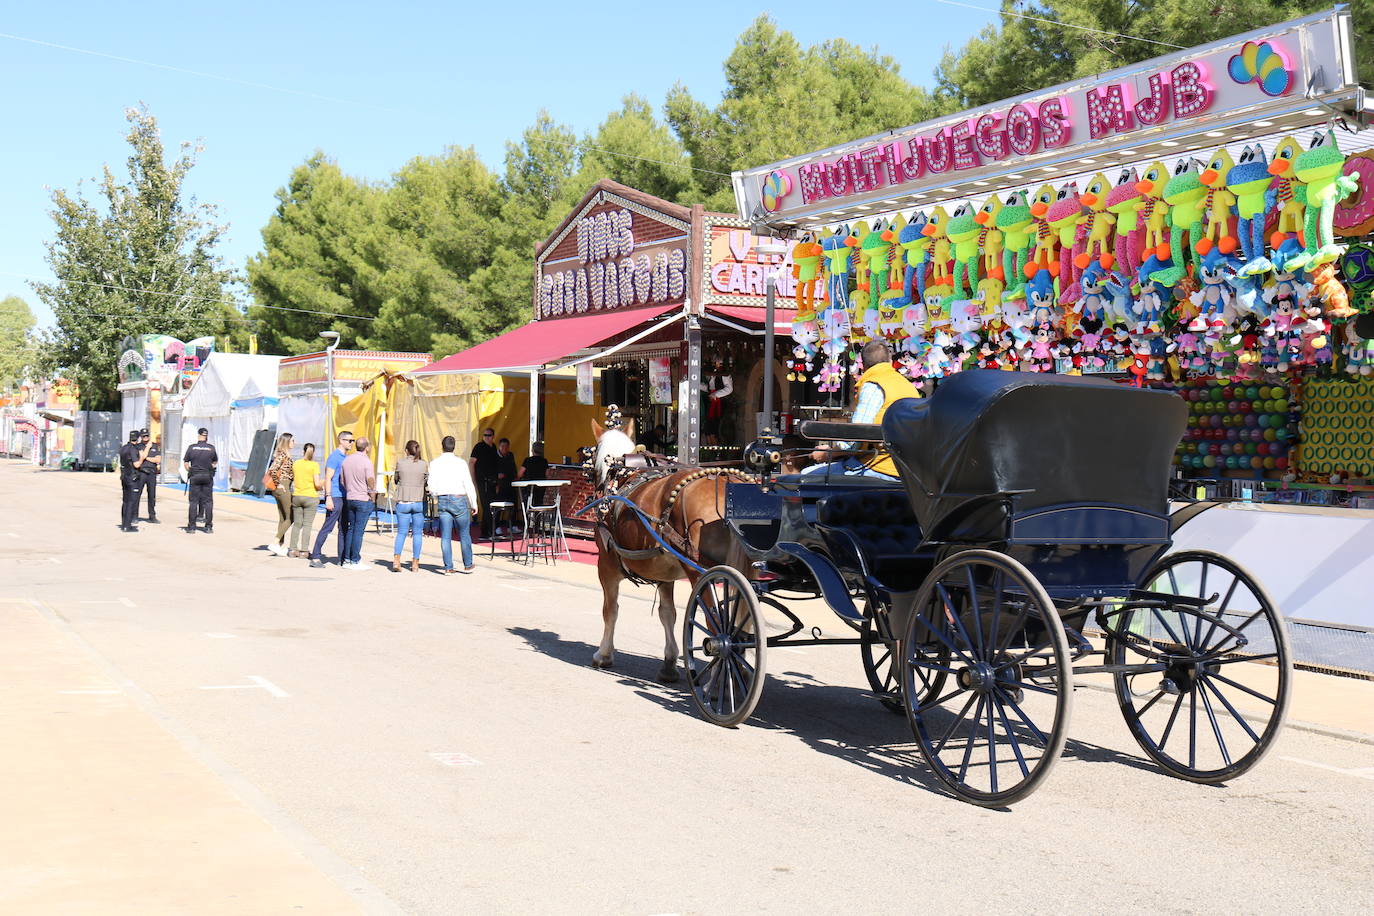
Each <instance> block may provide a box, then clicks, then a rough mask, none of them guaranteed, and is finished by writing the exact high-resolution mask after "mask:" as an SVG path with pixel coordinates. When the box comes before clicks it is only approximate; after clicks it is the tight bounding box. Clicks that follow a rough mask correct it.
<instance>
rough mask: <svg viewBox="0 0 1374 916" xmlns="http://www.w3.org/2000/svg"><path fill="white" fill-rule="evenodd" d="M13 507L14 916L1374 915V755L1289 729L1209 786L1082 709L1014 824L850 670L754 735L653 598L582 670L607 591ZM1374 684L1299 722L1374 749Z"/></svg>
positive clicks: (9, 694)
mask: <svg viewBox="0 0 1374 916" xmlns="http://www.w3.org/2000/svg"><path fill="white" fill-rule="evenodd" d="M0 500H3V502H4V505H5V506H6V513H5V517H4V519H3V520H0V571H3V573H4V579H3V584H0V646H3V647H4V649H3V651H0V723H4V734H5V738H6V741H5V747H6V750H5V753H4V754H3V755H0V812H3V814H4V820H5V823H6V825H7V829H6V830H5V831H4V832H3V834H0V911H4V912H91V913H109V912H138V913H159V912H189V911H194V912H243V913H260V912H279V911H288V910H289V911H314V912H327V913H334V912H345V911H349V910H361V911H368V912H389V911H396V910H400V911H405V912H413V913H460V912H461V913H464V914H480V913H625V914H663V913H679V914H688V913H712V914H716V913H756V912H777V913H798V912H806V913H841V912H843V913H853V912H872V913H887V912H896V911H898V910H910V909H913V908H920V909H924V910H928V911H934V912H942V911H950V910H953V909H955V908H959V907H968V906H970V905H972V906H977V907H978V908H979V909H981V910H984V911H987V912H993V913H1011V912H1018V913H1021V912H1030V913H1040V912H1045V913H1048V912H1062V911H1065V910H1068V909H1089V908H1090V909H1092V910H1095V911H1100V910H1113V911H1122V910H1134V911H1150V912H1196V911H1203V910H1208V911H1240V912H1260V911H1275V912H1276V911H1288V912H1296V911H1304V912H1315V911H1322V912H1332V911H1343V912H1369V911H1370V910H1371V909H1374V886H1372V885H1371V882H1370V880H1369V875H1370V873H1371V866H1374V853H1372V852H1371V850H1374V818H1371V817H1370V811H1371V810H1374V739H1371V741H1370V742H1361V741H1359V740H1351V739H1350V738H1338V737H1334V736H1333V735H1332V734H1321V733H1316V732H1313V731H1308V730H1294V729H1290V730H1289V731H1288V732H1287V733H1285V735H1284V736H1283V738H1282V739H1281V741H1280V743H1279V745H1278V747H1277V748H1276V749H1275V751H1274V753H1273V754H1272V755H1271V756H1270V757H1269V758H1268V759H1267V760H1266V761H1265V762H1264V763H1263V764H1262V765H1261V766H1260V768H1259V769H1257V770H1256V771H1255V772H1253V773H1251V774H1249V775H1248V776H1246V777H1244V778H1243V779H1241V780H1239V781H1237V782H1235V783H1234V784H1232V785H1230V786H1226V787H1203V786H1196V785H1192V784H1189V783H1184V782H1181V781H1178V780H1175V779H1170V778H1168V777H1166V776H1164V775H1162V774H1161V773H1159V772H1158V771H1157V770H1156V769H1155V768H1154V767H1153V766H1151V765H1150V764H1148V763H1147V762H1145V761H1144V760H1143V759H1142V758H1141V756H1140V754H1139V752H1138V750H1137V749H1136V748H1135V745H1134V744H1133V742H1132V741H1131V739H1130V738H1129V736H1128V734H1127V732H1126V729H1125V727H1124V725H1123V724H1122V722H1121V720H1120V715H1119V713H1118V712H1117V710H1116V706H1115V702H1114V701H1113V699H1112V698H1111V697H1110V696H1109V695H1108V694H1106V693H1102V692H1100V691H1097V690H1093V689H1084V690H1081V691H1079V694H1078V696H1077V698H1076V704H1075V709H1074V722H1073V725H1072V728H1071V735H1072V738H1071V740H1070V743H1069V748H1068V755H1067V757H1066V758H1065V759H1064V760H1063V761H1062V763H1061V764H1060V766H1059V767H1058V768H1057V769H1056V770H1055V772H1054V773H1053V774H1052V775H1051V777H1050V779H1049V781H1048V782H1047V783H1046V785H1045V786H1044V787H1043V788H1042V789H1041V790H1040V791H1039V792H1038V793H1037V794H1035V795H1034V796H1032V797H1031V798H1030V799H1028V800H1026V801H1025V802H1023V803H1021V804H1019V805H1017V806H1016V807H1015V808H1014V809H1012V810H1010V811H987V810H983V809H979V808H974V807H971V806H968V805H965V804H962V803H959V802H956V801H954V800H952V799H950V798H948V797H946V796H945V795H943V794H942V793H940V792H939V791H938V790H936V789H935V787H934V786H933V785H932V781H931V780H930V778H929V777H928V776H927V774H926V773H925V771H924V768H923V766H922V765H921V763H920V762H919V755H918V753H917V752H916V750H915V748H914V747H913V745H912V743H911V740H910V735H909V733H908V732H907V729H906V726H905V723H904V721H903V720H902V719H900V718H898V717H895V716H892V715H890V714H888V713H887V712H885V711H884V710H883V709H882V708H881V707H879V706H878V704H877V703H876V702H874V700H873V699H872V698H871V697H870V696H869V695H868V694H867V693H866V691H865V690H864V689H863V674H862V670H861V668H860V666H859V663H858V659H857V658H856V657H855V656H856V652H855V650H854V649H852V648H848V647H837V648H819V649H812V650H808V651H807V652H806V653H800V652H795V651H787V652H784V651H777V652H774V653H772V654H771V655H770V660H769V667H770V669H771V672H772V674H773V676H772V678H771V679H770V682H769V684H768V687H767V690H766V691H765V693H764V697H763V700H762V702H761V704H760V706H759V708H758V711H757V713H756V715H755V716H754V718H753V719H752V720H750V722H748V723H747V724H746V725H745V726H743V727H741V728H740V729H738V730H733V731H728V730H724V729H719V728H716V727H713V726H710V725H708V724H705V723H704V722H702V721H700V720H699V719H698V718H696V716H695V715H694V714H693V712H692V710H691V707H690V704H689V702H688V701H687V699H686V697H685V695H684V694H683V692H682V691H681V690H680V689H679V688H676V687H671V686H663V685H660V684H658V683H656V682H655V681H654V680H653V679H652V677H653V674H654V672H655V671H656V669H657V661H656V659H655V656H656V655H657V654H659V653H660V652H661V648H662V635H661V634H662V630H661V628H660V627H659V625H658V622H657V620H656V619H655V618H653V617H651V616H650V610H651V608H650V604H649V602H648V600H647V598H648V593H647V592H645V591H640V592H638V593H634V592H633V590H628V591H630V592H631V594H630V595H628V596H627V598H626V600H625V601H624V602H623V613H622V617H621V626H620V631H619V638H618V640H617V644H618V648H619V650H620V654H619V657H618V665H617V668H616V670H614V671H611V672H607V671H597V670H593V669H592V668H590V667H589V666H588V665H587V662H588V660H589V659H590V657H591V654H592V651H593V649H594V647H595V644H596V643H597V641H598V640H599V638H600V632H601V625H600V617H599V612H598V609H599V603H600V595H599V592H598V590H597V589H596V588H595V584H594V580H593V578H592V576H591V571H590V570H589V569H587V568H586V567H568V566H566V565H560V566H559V567H558V568H557V570H544V569H540V568H536V569H534V570H532V571H526V570H524V569H522V568H521V567H518V566H515V565H513V564H511V563H510V562H509V561H507V560H497V561H495V562H488V561H485V560H483V561H481V562H480V563H479V569H478V572H477V574H475V575H473V576H470V577H463V576H454V577H443V576H439V575H435V574H433V573H432V572H422V573H420V574H411V573H402V574H392V573H390V572H387V571H386V570H385V569H383V568H382V567H380V566H378V567H377V568H374V569H371V570H369V571H367V572H344V571H340V570H337V569H334V568H330V569H327V570H320V571H316V570H311V569H309V568H308V567H307V566H306V565H305V564H304V563H303V562H301V561H296V560H288V559H283V558H276V557H272V556H270V555H269V554H267V553H266V552H265V551H264V550H262V549H260V548H261V547H262V545H263V544H264V543H265V541H266V536H267V534H268V533H269V532H270V527H271V526H270V524H269V523H268V522H267V521H266V519H267V518H269V516H270V515H271V514H272V513H273V511H274V510H273V509H272V507H271V506H270V505H262V504H255V503H251V502H247V501H243V500H235V499H228V498H223V497H221V498H219V499H217V504H218V505H217V512H216V515H217V521H216V529H217V533H216V534H215V535H213V536H202V535H195V536H189V535H186V534H183V533H182V532H181V531H179V530H178V529H177V528H176V527H174V524H175V521H176V520H179V518H180V516H181V514H182V512H183V510H184V500H183V498H182V497H181V496H180V495H178V494H173V493H170V492H165V491H164V493H163V496H162V498H161V500H160V504H161V505H162V506H164V508H163V513H164V515H165V517H166V519H167V520H168V521H167V523H165V524H163V525H161V526H156V527H154V526H144V529H143V531H142V532H140V533H139V534H137V535H123V534H120V533H119V532H118V531H117V530H116V528H115V525H116V521H117V511H118V505H117V503H118V493H117V485H116V482H115V480H114V478H113V477H111V476H108V475H94V474H72V473H64V472H40V471H35V470H33V469H31V468H28V467H27V466H23V465H20V464H19V463H17V462H0ZM435 548H436V545H435V543H434V541H432V540H429V541H427V542H426V550H427V551H430V553H431V557H430V558H429V560H428V563H429V565H430V568H431V569H432V568H433V563H434V561H433V556H434V555H437V550H436V549H435ZM364 553H365V557H367V558H373V559H380V558H381V557H383V556H389V554H390V549H389V545H383V543H382V542H381V540H380V539H378V538H372V539H370V541H369V544H368V546H367V548H366V549H365V551H364ZM816 613H817V609H815V608H811V609H807V614H808V616H809V615H811V614H816ZM814 619H815V621H816V622H817V623H819V624H821V625H822V626H826V625H828V624H829V622H830V621H828V620H827V618H826V617H825V616H820V615H817V616H815V617H814ZM1371 686H1374V685H1369V684H1364V683H1360V682H1354V681H1337V680H1334V679H1320V678H1315V677H1314V678H1312V679H1310V680H1302V681H1300V682H1299V683H1298V685H1297V687H1296V688H1295V707H1294V713H1293V715H1294V717H1295V718H1299V719H1309V720H1311V719H1319V720H1322V721H1321V724H1322V726H1323V727H1324V728H1326V729H1327V730H1328V731H1329V730H1332V729H1339V728H1345V729H1354V730H1361V729H1363V730H1367V731H1370V732H1374V728H1363V726H1365V725H1366V724H1367V723H1368V721H1369V720H1368V716H1369V714H1370V712H1369V711H1370V710H1371V709H1374V702H1371V698H1374V694H1371V692H1370V690H1369V688H1370V687H1371Z"/></svg>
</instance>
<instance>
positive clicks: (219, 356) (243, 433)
mask: <svg viewBox="0 0 1374 916" xmlns="http://www.w3.org/2000/svg"><path fill="white" fill-rule="evenodd" d="M280 361H281V357H280V356H261V355H257V354H251V355H250V354H247V353H213V354H211V355H210V357H209V358H208V359H207V360H206V362H205V364H204V366H203V367H202V369H201V372H200V377H199V378H198V379H197V380H196V383H195V385H194V386H193V387H192V388H191V392H190V394H188V395H187V396H186V400H185V402H184V404H183V405H182V435H181V438H182V441H183V442H188V443H189V442H195V441H196V430H197V429H199V428H200V427H205V428H206V429H208V430H209V431H210V442H211V444H213V445H214V446H215V448H216V450H218V452H219V456H220V462H219V467H218V469H217V470H216V471H215V489H216V490H227V489H229V488H230V487H231V486H233V487H238V486H241V485H242V483H243V474H244V471H245V470H246V468H247V466H248V456H249V454H250V452H251V450H252V447H253V436H254V435H255V434H256V433H257V431H258V430H259V429H266V428H268V427H270V426H273V425H275V423H276V400H277V364H278V363H279V362H280ZM236 402H237V404H236ZM231 468H232V469H233V473H231Z"/></svg>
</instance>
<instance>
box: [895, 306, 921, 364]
mask: <svg viewBox="0 0 1374 916" xmlns="http://www.w3.org/2000/svg"><path fill="white" fill-rule="evenodd" d="M925 334H926V309H925V304H924V303H917V304H915V305H908V306H906V307H905V308H903V309H902V338H901V348H902V351H903V352H905V353H915V352H917V351H919V350H920V349H921V348H922V347H923V346H924V345H926V341H925V340H923V339H922V338H924V337H925Z"/></svg>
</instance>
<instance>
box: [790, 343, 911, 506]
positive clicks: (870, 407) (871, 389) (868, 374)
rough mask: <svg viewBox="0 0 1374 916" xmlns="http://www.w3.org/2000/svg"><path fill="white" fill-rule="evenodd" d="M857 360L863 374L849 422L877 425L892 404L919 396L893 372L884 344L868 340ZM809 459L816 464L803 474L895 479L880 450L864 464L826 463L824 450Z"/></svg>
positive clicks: (844, 445)
mask: <svg viewBox="0 0 1374 916" xmlns="http://www.w3.org/2000/svg"><path fill="white" fill-rule="evenodd" d="M859 359H860V360H861V361H862V365H863V369H864V372H863V375H861V376H859V380H858V389H859V400H858V403H856V404H855V405H854V415H853V417H852V418H851V420H850V422H853V423H876V424H881V423H882V422H883V415H884V414H886V413H887V409H888V408H889V407H891V406H892V405H893V404H896V403H897V402H898V401H904V400H906V399H907V398H919V397H920V396H921V393H920V392H919V391H917V390H916V386H915V385H913V384H912V383H911V379H909V378H907V377H906V376H905V375H902V374H901V373H900V372H898V371H897V370H896V369H895V368H893V366H892V352H891V351H890V350H888V348H887V344H886V343H885V342H883V341H881V340H870V341H869V342H868V343H866V344H864V348H863V350H861V351H860V353H859ZM855 446H856V443H853V442H835V443H832V445H831V448H836V449H852V448H854V447H855ZM811 457H812V458H814V459H815V460H816V461H817V462H819V463H818V464H815V465H812V466H811V467H809V468H807V469H806V470H804V471H802V473H803V474H846V475H849V476H851V477H854V476H862V477H880V478H884V479H887V480H896V479H897V466H896V465H895V464H893V462H892V457H891V456H890V455H888V453H887V451H886V450H885V449H882V448H879V449H878V450H877V451H876V452H875V453H874V454H873V455H871V456H869V457H868V458H867V459H866V460H865V459H862V458H860V457H859V456H851V457H849V458H845V459H843V460H842V461H829V460H828V459H829V457H830V453H829V451H828V450H827V449H825V448H820V449H817V450H816V451H814V452H812V453H811Z"/></svg>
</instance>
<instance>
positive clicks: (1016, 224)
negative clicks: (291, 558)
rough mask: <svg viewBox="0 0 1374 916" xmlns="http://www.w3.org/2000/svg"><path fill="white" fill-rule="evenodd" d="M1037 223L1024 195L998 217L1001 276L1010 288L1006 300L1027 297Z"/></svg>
mask: <svg viewBox="0 0 1374 916" xmlns="http://www.w3.org/2000/svg"><path fill="white" fill-rule="evenodd" d="M1034 222H1035V221H1034V218H1033V217H1032V216H1031V208H1030V204H1029V203H1028V202H1027V200H1026V192H1025V191H1017V192H1016V193H1015V194H1013V195H1011V196H1010V197H1008V198H1007V202H1006V204H1005V205H1004V206H1003V207H1002V210H1001V212H1000V213H998V214H997V228H998V229H999V230H1001V232H1002V273H1003V274H1004V275H1005V276H1006V278H1007V282H1008V283H1010V284H1011V288H1010V289H1008V290H1007V291H1006V293H1005V294H1004V295H1003V296H1002V298H1003V299H1022V298H1024V297H1025V295H1026V263H1027V262H1028V261H1029V260H1030V248H1031V242H1032V240H1033V239H1034V232H1033V231H1032V229H1031V227H1032V226H1033V225H1034Z"/></svg>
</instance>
